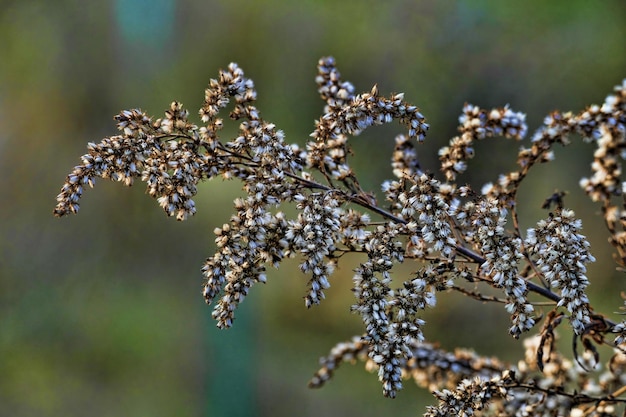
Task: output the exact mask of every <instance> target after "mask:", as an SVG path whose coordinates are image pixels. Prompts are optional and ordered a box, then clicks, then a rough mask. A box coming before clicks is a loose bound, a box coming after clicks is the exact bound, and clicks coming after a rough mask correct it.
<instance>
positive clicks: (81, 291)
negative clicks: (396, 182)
mask: <svg viewBox="0 0 626 417" xmlns="http://www.w3.org/2000/svg"><path fill="white" fill-rule="evenodd" d="M625 45H626V2H624V1H623V0H605V1H602V2H588V1H584V0H568V1H552V2H545V1H542V0H529V1H525V2H496V1H435V0H428V1H414V0H413V1H409V0H389V1H355V0H348V1H336V0H315V1H314V0H302V1H292V2H288V1H277V0H257V1H243V0H229V1H210V0H209V1H201V0H151V1H148V0H117V1H114V0H111V1H103V0H101V1H92V2H85V1H79V0H55V1H48V0H29V1H11V0H4V1H2V2H0V167H1V169H2V171H1V172H2V175H1V176H0V196H1V197H0V213H1V214H0V215H1V221H0V416H13V417H20V416H84V415H90V416H146V415H151V416H266V415H267V416H269V415H271V416H293V415H299V416H302V417H305V416H313V415H325V416H333V415H337V416H339V415H341V416H345V415H360V416H375V415H397V416H400V415H417V414H419V413H420V411H421V410H423V407H424V405H425V404H427V403H428V402H429V401H431V399H430V397H429V395H428V393H425V392H424V391H422V390H420V389H418V388H416V387H415V386H413V385H412V384H411V383H407V387H406V389H405V390H404V391H402V392H401V393H400V395H399V398H397V399H396V400H389V399H385V398H383V397H382V395H381V389H380V386H379V383H378V382H377V380H376V376H375V375H373V374H369V373H367V372H366V371H365V370H363V368H362V366H360V365H356V366H349V365H346V366H344V367H342V368H341V369H340V371H339V372H338V373H337V375H336V378H335V379H334V380H333V381H332V382H331V383H330V384H329V385H327V386H326V387H325V388H323V389H321V390H309V389H307V388H306V382H307V381H308V379H309V377H310V376H311V375H312V373H313V372H314V371H315V370H316V366H317V359H318V357H319V356H322V355H324V354H326V353H327V352H328V350H329V349H330V348H331V347H332V346H333V345H334V344H335V343H336V342H339V341H343V340H347V339H348V338H349V337H351V336H352V335H354V334H359V333H361V327H360V325H359V321H358V317H355V316H354V315H351V314H350V313H349V306H350V304H351V303H352V301H351V297H352V295H351V293H350V291H349V288H350V283H351V282H350V278H351V274H352V272H351V270H352V268H353V267H354V266H355V265H356V264H355V263H354V262H358V259H356V258H352V259H349V261H350V262H347V263H345V264H343V266H342V267H341V269H340V270H339V271H338V272H337V274H336V276H335V277H334V278H333V280H332V284H333V287H332V288H331V289H330V290H329V291H328V293H327V300H326V301H325V302H324V303H322V305H321V306H319V307H317V308H314V309H311V310H306V309H305V308H304V305H303V304H304V303H303V302H302V296H303V294H304V289H305V283H306V278H305V277H303V276H302V275H301V274H299V273H298V272H297V270H296V268H295V267H296V265H297V263H296V262H291V263H290V264H288V265H285V267H284V268H282V269H281V270H280V271H273V272H271V273H270V276H269V282H268V284H267V285H265V286H257V287H254V288H253V289H252V292H251V296H250V297H249V298H248V299H247V300H246V301H245V303H244V304H243V305H242V307H241V309H240V310H239V312H238V316H237V317H238V319H237V321H236V322H235V326H234V328H232V329H230V330H228V331H218V330H217V329H216V328H215V327H214V324H213V322H212V321H211V318H210V312H211V309H210V307H207V306H206V305H205V304H204V302H203V299H202V297H201V294H200V290H201V283H202V281H201V273H200V267H201V265H202V263H203V262H204V259H205V258H206V257H207V256H209V255H211V254H212V251H213V249H214V245H213V234H212V230H213V228H214V227H215V226H218V225H221V224H222V223H223V222H224V221H226V220H227V219H228V217H229V215H230V212H231V207H232V204H231V202H232V199H233V198H234V197H235V196H237V195H239V194H240V190H239V185H238V184H236V183H227V182H221V181H213V182H210V183H207V184H204V185H203V186H201V187H200V189H201V190H200V194H199V196H198V198H197V200H196V201H197V206H198V214H197V215H196V216H195V217H193V218H192V219H190V220H188V221H187V222H184V223H179V222H176V221H175V220H173V219H170V218H166V217H165V215H164V214H163V212H162V211H161V209H160V208H159V207H158V205H157V204H156V202H155V201H153V200H152V199H150V198H149V197H148V196H146V195H145V194H144V188H143V187H142V184H141V183H139V182H138V183H136V185H135V186H134V187H132V188H125V187H122V186H121V185H120V184H117V183H110V182H107V181H99V182H98V183H97V186H96V188H95V190H88V191H87V192H86V193H85V196H84V198H83V204H82V205H81V212H80V214H79V215H77V216H73V217H71V218H63V219H55V218H53V217H52V209H53V207H54V205H55V196H56V194H57V193H58V190H59V188H60V186H61V185H62V183H63V180H64V178H65V175H66V174H67V173H68V172H69V171H70V170H71V168H72V167H73V166H74V165H75V164H77V163H78V162H79V156H80V155H82V154H83V153H84V152H85V149H86V148H85V145H86V143H87V141H99V140H100V139H101V138H102V137H104V136H107V135H110V134H114V133H115V126H114V122H113V120H112V116H113V115H114V114H117V113H118V112H119V111H120V110H122V109H128V108H136V107H141V108H142V109H143V110H145V111H147V112H148V113H149V114H152V115H156V116H157V117H158V116H160V115H161V114H162V113H163V111H164V110H165V109H166V108H167V107H168V105H169V103H170V102H171V101H172V100H179V101H182V102H183V103H184V104H185V105H186V106H187V107H188V108H189V109H190V110H191V112H192V114H195V112H196V109H197V108H199V106H200V104H201V102H202V100H203V94H204V92H203V91H204V88H205V86H206V85H207V83H208V80H209V78H211V77H215V76H216V75H217V71H218V69H219V68H223V67H225V66H226V65H228V63H229V62H231V61H235V62H238V63H239V64H240V65H241V66H242V68H243V69H244V71H245V72H246V74H247V75H248V76H249V77H251V78H252V79H253V80H254V81H255V83H256V87H257V90H258V97H259V100H258V107H259V108H260V110H261V112H262V113H263V115H264V117H265V118H266V119H268V120H270V121H272V122H274V123H276V125H277V126H279V127H280V128H282V129H283V130H284V131H285V133H286V135H287V139H288V140H289V141H293V142H297V143H300V144H304V143H305V141H306V140H307V138H308V134H309V133H310V131H311V130H312V128H313V121H314V120H315V119H316V118H317V117H319V116H320V114H321V110H322V107H323V102H322V101H321V100H320V99H319V98H318V96H317V93H316V89H315V84H314V81H313V79H314V76H315V66H316V63H317V60H318V59H319V58H320V57H321V56H325V55H333V56H334V57H335V58H336V59H337V62H338V65H339V69H340V70H341V72H342V75H343V77H344V78H345V79H347V80H350V81H352V82H353V83H354V84H355V86H356V88H357V90H358V91H368V90H369V89H370V88H371V87H372V85H373V84H375V83H377V84H378V86H379V90H380V91H381V92H382V93H383V94H385V95H387V94H389V93H391V92H398V91H403V92H405V98H406V99H407V100H408V101H410V102H412V103H414V104H417V105H418V106H420V108H421V109H422V112H423V113H424V114H425V115H426V117H427V118H428V121H429V123H430V124H431V126H432V127H431V131H430V134H429V136H428V138H427V141H426V143H425V144H424V145H423V146H421V147H420V148H419V152H420V159H421V161H422V163H423V165H424V166H426V167H427V168H429V169H431V170H433V171H434V170H436V168H437V158H436V152H437V149H438V148H439V147H441V146H443V145H445V144H446V142H447V140H448V139H449V138H451V137H452V136H454V135H455V132H456V120H457V117H458V115H459V114H460V111H461V108H462V106H463V103H464V102H466V101H469V102H471V103H474V104H478V105H480V106H482V107H487V108H489V107H492V106H501V105H504V104H507V103H508V104H510V105H511V107H512V108H513V109H514V110H519V111H524V112H526V113H527V114H528V119H527V120H528V122H529V126H530V128H531V131H532V130H534V129H535V128H536V127H537V126H539V124H540V123H541V120H542V119H543V117H544V116H545V115H546V114H547V113H548V112H549V111H551V110H553V109H562V110H573V111H579V110H580V109H582V108H584V106H585V105H587V104H591V103H601V102H602V101H603V100H604V97H605V96H606V95H607V94H608V93H609V92H610V91H611V90H612V88H613V86H614V85H616V84H620V83H621V80H622V79H623V78H624V77H626V47H625ZM400 131H401V130H400V128H399V127H398V126H397V125H393V126H387V127H379V128H375V129H371V130H369V131H367V132H366V133H365V134H364V135H362V136H361V137H359V138H357V139H358V140H354V141H353V143H354V147H355V149H356V152H355V154H356V157H355V159H354V168H355V170H356V171H357V173H358V175H359V176H360V177H361V178H362V182H363V183H365V184H366V186H367V187H369V188H370V189H372V190H377V189H378V187H379V184H380V182H381V181H382V180H383V179H385V178H389V177H390V175H391V173H390V168H389V157H390V152H391V150H392V148H393V137H394V136H395V134H397V133H399V132H400ZM517 147H518V145H517V144H513V143H510V142H508V141H506V140H489V141H485V142H484V143H480V144H478V145H477V147H476V148H477V157H476V158H475V159H474V160H472V161H471V162H470V169H469V173H468V174H466V175H464V176H463V177H462V178H461V181H463V182H468V183H470V184H473V185H475V186H476V187H480V185H481V184H482V183H484V182H487V181H492V180H495V179H496V178H497V174H498V173H499V172H502V171H505V170H509V169H511V168H513V167H514V164H515V155H516V152H517ZM591 152H592V147H591V146H590V145H584V144H581V143H578V142H576V141H575V143H574V144H573V145H571V146H570V147H568V148H565V149H557V153H556V156H557V161H556V162H555V163H554V164H551V165H546V166H541V167H538V169H537V170H536V172H535V173H534V174H533V175H531V177H530V178H529V180H528V183H527V184H526V186H525V187H524V188H523V189H522V192H521V198H520V211H521V213H522V223H523V225H522V226H523V227H529V226H531V225H532V224H533V223H534V222H535V221H537V220H538V219H539V218H541V217H543V216H545V214H546V213H545V212H542V211H541V210H540V209H539V206H540V205H541V202H542V201H543V199H545V198H546V197H547V196H548V195H550V194H551V193H552V192H553V191H554V189H555V188H558V189H561V190H568V191H569V192H570V194H569V195H568V197H567V199H566V202H567V205H568V206H570V207H572V208H574V209H575V210H576V211H577V213H578V214H579V215H580V216H581V217H583V219H584V222H585V223H584V224H585V233H586V234H587V235H588V237H589V239H590V240H591V242H592V245H593V246H592V247H593V253H594V255H595V256H596V257H597V259H598V262H597V263H596V264H595V265H594V266H593V268H592V269H591V270H590V277H591V281H592V286H591V291H590V293H591V297H592V302H593V304H594V305H596V306H601V307H602V310H603V312H606V313H611V312H613V311H616V310H617V308H618V307H619V306H620V305H621V298H620V296H619V292H620V291H621V290H623V289H624V285H623V281H622V280H623V275H620V274H618V273H616V272H615V268H614V264H613V262H612V260H611V252H612V251H611V248H610V246H608V245H607V244H606V238H607V234H606V232H605V231H604V229H603V226H602V223H601V222H600V221H599V220H598V219H597V218H595V217H594V215H595V214H597V211H598V207H595V206H593V205H592V204H590V203H589V202H588V201H587V200H586V198H585V197H584V195H583V193H582V192H581V191H580V190H579V188H578V185H577V182H578V179H579V178H580V177H581V176H583V175H587V173H588V172H589V162H590V161H591V158H592V157H591ZM470 173H471V174H470ZM351 262H352V263H351ZM407 271H408V270H407ZM477 307H481V306H476V304H475V303H468V302H466V301H465V300H463V299H462V298H461V297H458V296H454V295H449V296H446V295H442V297H441V298H440V300H439V307H438V308H437V309H436V310H435V311H434V313H435V314H429V315H427V320H428V324H427V329H426V332H427V336H428V338H429V339H430V340H432V341H438V342H440V343H441V345H442V346H444V347H449V348H451V347H454V346H465V347H473V348H475V349H476V350H477V351H478V352H480V353H483V354H498V355H501V356H503V357H504V358H507V359H510V360H513V359H514V358H516V357H519V355H520V353H521V351H522V348H521V343H519V342H516V341H514V340H511V339H510V338H509V337H508V336H507V334H506V329H507V317H506V314H505V313H504V311H503V309H502V308H501V306H484V308H477Z"/></svg>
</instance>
